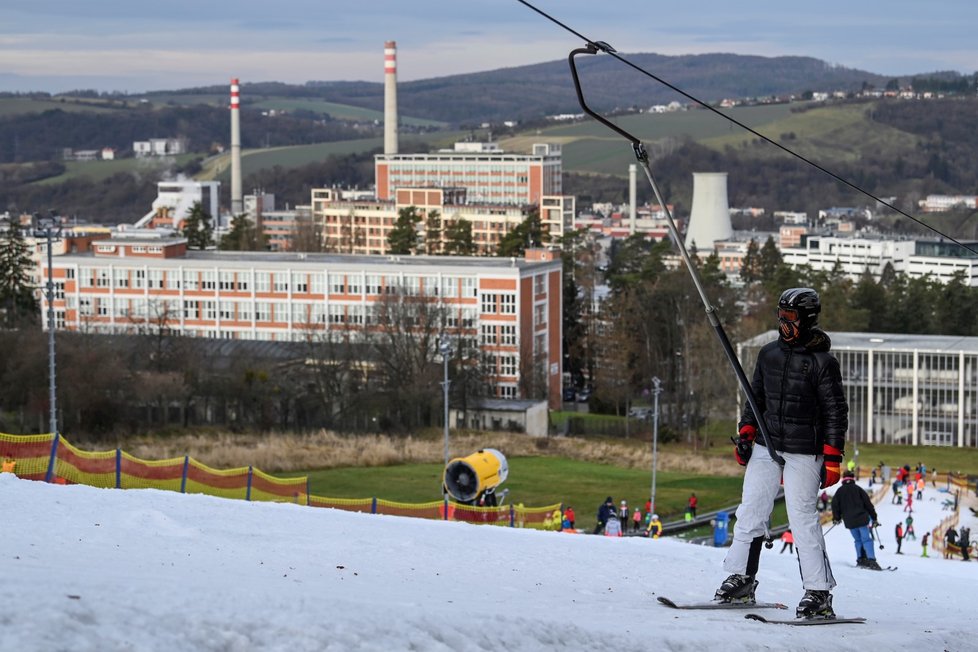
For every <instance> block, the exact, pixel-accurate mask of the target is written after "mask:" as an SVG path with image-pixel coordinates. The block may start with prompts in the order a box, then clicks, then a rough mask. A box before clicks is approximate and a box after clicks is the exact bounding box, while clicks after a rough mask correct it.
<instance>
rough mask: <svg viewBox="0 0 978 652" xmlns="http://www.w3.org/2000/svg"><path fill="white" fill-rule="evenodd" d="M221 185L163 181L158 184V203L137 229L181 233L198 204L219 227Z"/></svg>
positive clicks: (206, 182)
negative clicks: (185, 221)
mask: <svg viewBox="0 0 978 652" xmlns="http://www.w3.org/2000/svg"><path fill="white" fill-rule="evenodd" d="M220 188H221V182H220V181H193V180H189V179H183V180H179V181H160V182H159V183H157V184H156V199H154V200H153V208H152V210H150V212H148V213H146V215H144V216H143V217H142V218H141V219H140V220H139V221H137V222H136V224H135V225H134V226H135V227H136V228H137V229H141V228H168V229H175V230H177V231H179V230H181V229H182V228H183V221H184V219H186V217H187V216H188V215H190V211H191V210H193V207H194V204H197V203H199V204H200V205H201V206H202V207H203V209H204V210H205V211H207V212H208V213H209V214H210V216H211V217H212V218H214V225H215V226H217V225H218V220H219V218H220V214H219V212H218V210H219V205H218V200H219V199H220Z"/></svg>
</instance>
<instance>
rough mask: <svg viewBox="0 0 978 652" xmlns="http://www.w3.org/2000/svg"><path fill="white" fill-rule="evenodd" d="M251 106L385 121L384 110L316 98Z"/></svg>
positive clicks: (405, 120)
mask: <svg viewBox="0 0 978 652" xmlns="http://www.w3.org/2000/svg"><path fill="white" fill-rule="evenodd" d="M248 106H249V107H250V108H257V109H262V110H271V109H274V110H276V111H310V112H312V113H317V114H320V115H328V116H330V117H332V118H335V119H337V120H359V121H364V120H377V121H383V119H384V112H383V111H375V110H373V109H365V108H363V107H360V106H351V105H349V104H337V103H335V102H326V101H324V100H316V99H292V98H274V97H273V98H268V99H263V100H261V101H258V102H255V103H253V104H249V105H248ZM398 119H399V120H400V122H401V123H402V124H406V125H410V126H413V127H431V128H434V129H443V128H445V127H447V126H448V124H447V123H445V122H439V121H437V120H424V119H421V118H412V117H410V116H405V115H401V116H399V118H398Z"/></svg>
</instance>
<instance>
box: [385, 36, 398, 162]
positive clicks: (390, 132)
mask: <svg viewBox="0 0 978 652" xmlns="http://www.w3.org/2000/svg"><path fill="white" fill-rule="evenodd" d="M384 154H397V43H396V42H394V41H387V42H386V43H384Z"/></svg>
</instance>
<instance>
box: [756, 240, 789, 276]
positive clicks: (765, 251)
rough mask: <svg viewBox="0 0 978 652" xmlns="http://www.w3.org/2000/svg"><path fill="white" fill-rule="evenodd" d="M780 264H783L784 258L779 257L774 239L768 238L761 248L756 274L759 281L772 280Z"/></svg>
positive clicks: (778, 250)
mask: <svg viewBox="0 0 978 652" xmlns="http://www.w3.org/2000/svg"><path fill="white" fill-rule="evenodd" d="M782 264H784V257H783V256H782V255H781V250H780V249H778V245H777V243H775V242H774V237H773V236H768V238H767V241H766V242H765V243H764V246H763V247H761V251H760V255H759V261H758V272H759V273H760V278H761V280H764V281H767V280H769V279H771V278H774V275H775V273H776V271H777V269H778V267H780V266H781V265H782Z"/></svg>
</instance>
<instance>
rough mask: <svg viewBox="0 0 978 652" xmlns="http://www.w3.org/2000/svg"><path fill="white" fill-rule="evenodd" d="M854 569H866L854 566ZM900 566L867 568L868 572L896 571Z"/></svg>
mask: <svg viewBox="0 0 978 652" xmlns="http://www.w3.org/2000/svg"><path fill="white" fill-rule="evenodd" d="M853 568H866V567H865V566H853ZM897 568H899V566H883V567H882V568H878V569H877V568H866V570H881V571H895V570H896V569H897Z"/></svg>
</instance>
